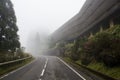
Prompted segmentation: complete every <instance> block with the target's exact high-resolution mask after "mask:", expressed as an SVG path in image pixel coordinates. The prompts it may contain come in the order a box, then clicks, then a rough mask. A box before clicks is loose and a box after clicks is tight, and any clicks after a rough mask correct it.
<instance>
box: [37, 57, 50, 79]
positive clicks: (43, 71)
mask: <svg viewBox="0 0 120 80" xmlns="http://www.w3.org/2000/svg"><path fill="white" fill-rule="evenodd" d="M47 63H48V58H47V59H46V61H45V65H44V68H43V70H42V73H41V74H40V79H39V80H42V79H41V77H42V76H43V75H44V73H45V70H46V67H47Z"/></svg>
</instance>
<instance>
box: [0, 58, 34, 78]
mask: <svg viewBox="0 0 120 80" xmlns="http://www.w3.org/2000/svg"><path fill="white" fill-rule="evenodd" d="M32 60H33V58H31V59H27V60H24V61H22V62H19V63H16V64H11V65H4V66H0V76H2V75H4V74H6V73H8V72H10V71H13V70H15V69H17V68H19V67H22V66H24V65H25V64H28V63H29V62H31V61H32Z"/></svg>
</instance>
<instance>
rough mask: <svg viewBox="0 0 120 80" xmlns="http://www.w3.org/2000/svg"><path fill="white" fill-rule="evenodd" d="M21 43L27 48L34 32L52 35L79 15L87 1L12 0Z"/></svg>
mask: <svg viewBox="0 0 120 80" xmlns="http://www.w3.org/2000/svg"><path fill="white" fill-rule="evenodd" d="M12 2H13V4H14V9H15V13H16V17H17V25H18V28H19V32H18V33H19V35H20V41H21V44H22V46H25V47H26V45H27V44H26V43H27V41H28V40H27V39H28V37H29V36H30V35H31V34H32V32H34V33H35V32H41V33H48V34H50V33H52V32H54V31H55V30H56V29H58V28H59V27H60V26H61V25H63V24H64V23H65V22H66V21H68V20H69V19H70V18H71V17H73V16H74V15H75V14H77V13H78V12H79V11H80V9H81V7H82V5H83V3H84V2H85V0H12Z"/></svg>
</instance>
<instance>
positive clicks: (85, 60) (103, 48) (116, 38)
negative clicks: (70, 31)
mask: <svg viewBox="0 0 120 80" xmlns="http://www.w3.org/2000/svg"><path fill="white" fill-rule="evenodd" d="M59 44H60V43H59ZM62 44H63V43H62ZM59 47H60V46H59ZM63 47H64V49H65V52H64V56H67V57H70V58H71V59H72V60H73V61H77V60H81V63H82V64H83V65H88V64H90V63H91V62H100V63H103V64H104V65H106V66H107V67H114V66H120V64H119V63H120V26H119V25H116V26H114V27H111V28H109V29H107V30H102V31H100V32H98V33H96V34H95V35H92V34H91V35H90V36H89V37H88V38H87V37H84V38H79V39H76V40H74V41H73V42H69V43H64V46H62V48H63Z"/></svg>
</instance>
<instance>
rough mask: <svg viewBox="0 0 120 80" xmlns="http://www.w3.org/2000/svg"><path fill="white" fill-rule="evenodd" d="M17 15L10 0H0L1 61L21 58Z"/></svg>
mask: <svg viewBox="0 0 120 80" xmlns="http://www.w3.org/2000/svg"><path fill="white" fill-rule="evenodd" d="M17 32H18V27H17V25H16V16H15V13H14V9H13V4H12V3H11V1H10V0H0V62H3V61H8V60H13V59H16V58H20V57H22V56H23V55H21V50H22V48H20V42H19V36H18V34H17Z"/></svg>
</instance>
